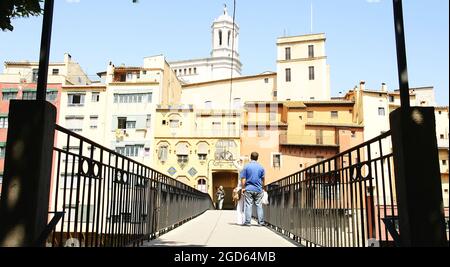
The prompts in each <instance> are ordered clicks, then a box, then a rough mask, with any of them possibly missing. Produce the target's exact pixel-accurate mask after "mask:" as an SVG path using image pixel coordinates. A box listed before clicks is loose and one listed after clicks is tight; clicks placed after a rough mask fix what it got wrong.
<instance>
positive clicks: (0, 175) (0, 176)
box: [0, 174, 3, 184]
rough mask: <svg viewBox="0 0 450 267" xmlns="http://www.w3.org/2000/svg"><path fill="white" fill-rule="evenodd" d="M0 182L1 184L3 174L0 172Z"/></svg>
mask: <svg viewBox="0 0 450 267" xmlns="http://www.w3.org/2000/svg"><path fill="white" fill-rule="evenodd" d="M0 184H3V174H0Z"/></svg>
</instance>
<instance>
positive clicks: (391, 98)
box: [389, 95, 395, 103]
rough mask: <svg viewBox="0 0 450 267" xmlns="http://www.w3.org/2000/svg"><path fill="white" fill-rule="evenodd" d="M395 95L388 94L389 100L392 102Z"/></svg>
mask: <svg viewBox="0 0 450 267" xmlns="http://www.w3.org/2000/svg"><path fill="white" fill-rule="evenodd" d="M394 101H395V97H394V96H393V95H390V96H389V102H391V103H394Z"/></svg>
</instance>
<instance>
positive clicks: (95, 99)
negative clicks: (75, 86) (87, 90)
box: [92, 93, 100, 103]
mask: <svg viewBox="0 0 450 267" xmlns="http://www.w3.org/2000/svg"><path fill="white" fill-rule="evenodd" d="M99 101H100V93H92V102H94V103H95V102H99Z"/></svg>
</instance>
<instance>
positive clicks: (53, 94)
mask: <svg viewBox="0 0 450 267" xmlns="http://www.w3.org/2000/svg"><path fill="white" fill-rule="evenodd" d="M57 98H58V91H50V92H47V101H50V102H53V101H56V99H57Z"/></svg>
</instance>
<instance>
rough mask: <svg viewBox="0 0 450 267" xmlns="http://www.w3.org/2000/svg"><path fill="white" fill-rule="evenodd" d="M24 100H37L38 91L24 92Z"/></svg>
mask: <svg viewBox="0 0 450 267" xmlns="http://www.w3.org/2000/svg"><path fill="white" fill-rule="evenodd" d="M22 99H23V100H35V99H36V91H23V92H22Z"/></svg>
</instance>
